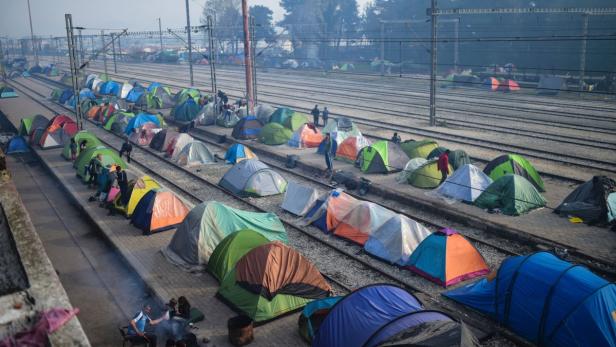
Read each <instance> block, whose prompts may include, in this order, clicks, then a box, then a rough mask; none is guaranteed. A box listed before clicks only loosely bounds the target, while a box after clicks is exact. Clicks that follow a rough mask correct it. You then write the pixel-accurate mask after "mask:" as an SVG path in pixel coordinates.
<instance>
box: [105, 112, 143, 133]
mask: <svg viewBox="0 0 616 347" xmlns="http://www.w3.org/2000/svg"><path fill="white" fill-rule="evenodd" d="M133 117H135V114H134V113H132V112H117V113H116V114H114V115H113V116H111V117H110V118H109V119H108V120H107V122H106V123H105V126H103V128H104V129H105V130H108V131H111V132H114V133H116V134H124V129H125V128H126V126H127V125H128V123H129V121H130V119H131V118H133Z"/></svg>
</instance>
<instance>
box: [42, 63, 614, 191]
mask: <svg viewBox="0 0 616 347" xmlns="http://www.w3.org/2000/svg"><path fill="white" fill-rule="evenodd" d="M109 75H110V76H114V77H116V78H120V79H123V80H128V79H131V78H135V77H138V78H142V79H144V80H151V79H152V78H155V79H156V80H158V81H160V82H162V83H166V84H167V85H168V86H170V87H173V88H176V89H179V88H183V87H185V85H181V84H177V83H175V82H171V83H169V82H170V81H181V80H179V79H174V78H170V77H164V78H162V79H161V78H160V76H154V75H143V74H138V73H132V74H131V75H130V76H127V75H120V74H111V73H110V74H109ZM38 78H43V79H45V80H46V81H48V82H50V83H55V84H57V83H58V82H57V81H53V80H49V79H47V78H45V77H41V76H38ZM63 87H66V86H63ZM264 94H266V95H271V96H270V98H269V99H268V100H267V101H268V102H270V103H271V104H274V105H277V106H285V107H291V108H293V109H296V110H299V111H303V112H306V113H309V111H310V110H309V108H306V107H301V106H299V105H298V104H289V103H288V99H290V97H289V98H280V97H278V96H277V95H275V94H269V93H264V92H261V95H264ZM233 96H235V95H233ZM294 98H295V99H296V100H298V101H301V102H304V103H305V102H306V101H305V99H303V98H298V97H294ZM313 101H314V100H313ZM331 115H332V116H343V117H348V118H351V119H353V121H354V122H355V123H357V124H360V125H363V126H364V127H363V128H362V133H364V134H365V135H367V136H368V137H372V138H375V139H385V138H384V137H382V136H379V135H377V134H375V133H377V132H378V131H382V130H388V131H390V132H398V133H401V134H409V135H413V136H421V137H426V138H432V139H435V140H445V141H450V142H454V143H457V144H460V145H463V146H465V148H468V147H469V146H471V147H476V148H478V149H480V150H489V151H499V152H501V153H507V152H514V153H518V154H521V155H523V156H526V157H528V158H535V159H539V160H543V161H547V162H552V163H556V164H559V165H564V166H575V167H579V168H582V169H590V170H595V171H596V172H597V173H603V174H606V173H609V174H613V173H616V162H611V161H606V160H598V159H592V158H586V157H582V156H579V155H574V154H566V153H559V152H554V151H548V150H542V149H534V148H529V147H525V146H520V145H514V144H502V143H499V142H497V141H489V140H478V139H476V138H474V137H471V136H464V135H458V134H450V133H446V132H443V131H438V130H432V129H417V128H413V127H410V126H404V125H400V124H399V123H400V122H398V123H395V122H387V121H378V122H377V121H370V120H367V119H365V118H363V117H358V116H353V115H349V114H340V113H332V114H331ZM387 139H388V138H387ZM564 158H568V159H564ZM473 160H476V161H479V162H482V163H487V162H488V161H489V160H491V158H479V157H476V156H474V157H473ZM540 173H541V174H542V175H544V176H546V177H551V178H555V179H558V180H563V181H569V182H572V183H582V182H584V181H585V180H584V179H579V178H577V177H568V176H564V175H557V174H553V173H551V172H545V171H540Z"/></svg>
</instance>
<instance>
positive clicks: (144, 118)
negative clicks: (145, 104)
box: [124, 112, 161, 135]
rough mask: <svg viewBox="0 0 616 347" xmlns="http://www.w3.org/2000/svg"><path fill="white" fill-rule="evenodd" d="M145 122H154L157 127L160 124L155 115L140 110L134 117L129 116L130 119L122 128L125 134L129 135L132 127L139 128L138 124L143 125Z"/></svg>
mask: <svg viewBox="0 0 616 347" xmlns="http://www.w3.org/2000/svg"><path fill="white" fill-rule="evenodd" d="M147 122H152V123H156V124H157V125H158V126H159V127H160V126H161V125H160V119H158V117H157V116H156V115H153V114H149V113H143V112H142V113H139V114H138V115H136V116H135V117H133V118H131V119H130V121H128V124H127V125H126V128H125V129H124V133H125V134H126V135H130V134H131V133H132V132H133V129H135V128H139V127H140V126H142V125H144V124H145V123H147Z"/></svg>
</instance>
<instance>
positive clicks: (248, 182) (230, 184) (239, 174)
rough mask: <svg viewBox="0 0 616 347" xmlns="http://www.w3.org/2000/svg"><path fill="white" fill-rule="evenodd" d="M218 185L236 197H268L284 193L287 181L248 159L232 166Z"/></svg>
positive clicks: (266, 167) (253, 160) (257, 161)
mask: <svg viewBox="0 0 616 347" xmlns="http://www.w3.org/2000/svg"><path fill="white" fill-rule="evenodd" d="M218 185H219V186H221V187H223V188H225V189H227V190H229V191H230V192H231V193H233V194H235V195H238V196H268V195H276V194H282V193H284V192H285V190H286V188H287V181H286V180H285V179H284V178H283V177H282V176H281V175H280V174H279V173H277V172H276V171H274V170H272V169H271V168H270V167H269V166H267V165H265V164H264V163H263V162H261V161H259V160H258V159H248V160H242V161H241V162H239V163H237V164H235V165H233V167H232V168H231V169H229V171H227V173H225V175H224V176H223V177H222V179H221V180H220V182H219V183H218Z"/></svg>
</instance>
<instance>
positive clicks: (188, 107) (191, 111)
mask: <svg viewBox="0 0 616 347" xmlns="http://www.w3.org/2000/svg"><path fill="white" fill-rule="evenodd" d="M200 110H201V107H200V106H199V104H198V103H196V102H195V100H193V99H192V98H188V99H186V101H184V102H183V103H181V104H177V105H176V106H175V107H174V108H173V109H172V110H171V117H173V119H175V120H176V121H178V122H190V121H192V120H194V119H195V118H196V117H197V115H198V114H199V111H200Z"/></svg>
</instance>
